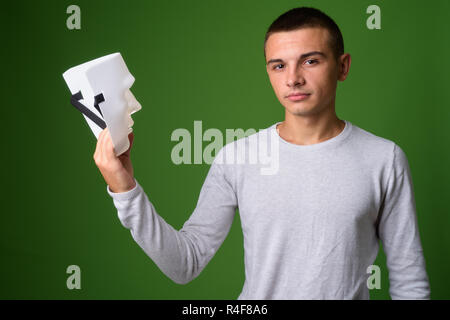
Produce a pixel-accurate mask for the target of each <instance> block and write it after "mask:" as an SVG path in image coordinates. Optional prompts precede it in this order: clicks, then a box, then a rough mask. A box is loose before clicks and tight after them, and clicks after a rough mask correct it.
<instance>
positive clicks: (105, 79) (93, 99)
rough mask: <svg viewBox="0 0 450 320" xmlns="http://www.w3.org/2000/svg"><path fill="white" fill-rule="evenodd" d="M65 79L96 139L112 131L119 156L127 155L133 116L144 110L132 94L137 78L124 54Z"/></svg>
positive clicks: (80, 69) (66, 75)
mask: <svg viewBox="0 0 450 320" xmlns="http://www.w3.org/2000/svg"><path fill="white" fill-rule="evenodd" d="M63 78H64V80H65V81H66V83H67V86H68V87H69V89H70V92H71V93H72V97H71V103H72V104H73V105H74V106H75V107H76V108H77V109H78V110H80V111H81V112H82V113H83V116H84V118H85V119H86V121H87V123H88V124H89V127H90V128H91V130H92V132H93V133H94V135H95V137H96V138H97V139H98V136H99V134H100V132H101V131H102V130H103V129H104V128H105V127H108V130H109V134H110V135H111V140H112V142H113V145H114V151H115V154H116V156H119V155H121V154H122V153H124V152H125V151H127V150H128V148H129V147H130V142H129V140H128V134H129V133H131V132H132V131H133V129H132V126H133V119H131V114H133V113H134V112H136V111H139V110H140V109H141V108H142V107H141V105H140V104H139V102H138V101H137V100H136V98H135V97H134V96H133V94H132V93H131V91H130V88H131V86H132V85H133V82H134V77H133V76H132V75H131V73H130V72H129V71H128V68H127V66H126V64H125V62H124V61H123V59H122V56H121V55H120V53H113V54H110V55H107V56H104V57H101V58H98V59H95V60H92V61H89V62H86V63H83V64H81V65H78V66H76V67H73V68H70V69H69V70H67V71H66V72H64V73H63Z"/></svg>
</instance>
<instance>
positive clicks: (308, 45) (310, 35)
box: [266, 27, 330, 58]
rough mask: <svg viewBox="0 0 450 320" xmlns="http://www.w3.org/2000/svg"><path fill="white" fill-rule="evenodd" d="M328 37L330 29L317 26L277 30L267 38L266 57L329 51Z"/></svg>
mask: <svg viewBox="0 0 450 320" xmlns="http://www.w3.org/2000/svg"><path fill="white" fill-rule="evenodd" d="M328 37H329V34H328V30H326V29H324V28H316V27H315V28H302V29H298V30H293V31H282V32H275V33H273V34H271V35H270V37H269V38H268V39H267V42H266V57H267V58H275V57H271V56H273V55H285V54H289V53H296V54H302V53H305V52H311V51H320V52H328V51H329V50H330V48H329V45H328V39H329V38H328ZM277 58H278V57H277Z"/></svg>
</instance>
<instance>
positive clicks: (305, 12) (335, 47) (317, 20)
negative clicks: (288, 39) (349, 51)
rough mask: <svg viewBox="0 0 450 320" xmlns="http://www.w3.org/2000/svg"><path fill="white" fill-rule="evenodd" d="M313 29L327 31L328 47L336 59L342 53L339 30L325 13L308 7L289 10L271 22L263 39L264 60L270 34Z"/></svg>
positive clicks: (342, 45) (342, 47) (342, 40)
mask: <svg viewBox="0 0 450 320" xmlns="http://www.w3.org/2000/svg"><path fill="white" fill-rule="evenodd" d="M314 27H319V28H324V29H327V30H328V33H329V44H330V47H331V49H332V51H333V54H334V56H335V58H336V59H338V58H339V57H340V56H341V55H342V54H343V53H344V39H343V38H342V33H341V30H339V27H338V25H337V24H336V23H335V22H334V21H333V19H331V18H330V17H329V16H327V15H326V14H325V13H323V12H322V11H320V10H319V9H315V8H309V7H300V8H294V9H291V10H289V11H287V12H285V13H283V14H282V15H281V16H279V17H278V18H277V19H276V20H275V21H274V22H272V24H271V25H270V27H269V29H268V30H267V32H266V37H265V39H264V58H265V57H266V42H267V39H269V36H270V35H271V34H273V33H275V32H283V31H293V30H298V29H303V28H314Z"/></svg>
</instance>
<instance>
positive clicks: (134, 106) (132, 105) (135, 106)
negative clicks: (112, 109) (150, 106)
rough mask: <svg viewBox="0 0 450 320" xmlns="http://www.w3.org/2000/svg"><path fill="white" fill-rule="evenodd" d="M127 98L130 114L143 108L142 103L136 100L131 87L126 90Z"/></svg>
mask: <svg viewBox="0 0 450 320" xmlns="http://www.w3.org/2000/svg"><path fill="white" fill-rule="evenodd" d="M125 99H126V100H127V107H128V112H129V113H130V114H133V113H135V112H136V111H139V110H141V109H142V106H141V104H140V103H139V102H138V101H137V100H136V98H135V97H134V95H133V93H132V92H131V91H130V89H127V90H126V91H125Z"/></svg>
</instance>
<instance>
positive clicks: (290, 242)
mask: <svg viewBox="0 0 450 320" xmlns="http://www.w3.org/2000/svg"><path fill="white" fill-rule="evenodd" d="M278 123H279V122H278ZM278 123H275V124H273V125H272V126H270V127H269V128H266V129H263V130H260V131H259V132H257V133H255V134H254V135H251V136H249V137H245V138H242V139H239V140H237V141H234V142H231V143H228V144H226V145H225V146H224V147H223V148H222V149H221V150H220V152H219V153H218V154H217V156H216V158H215V159H214V162H213V163H212V164H211V167H210V169H209V172H208V174H207V177H206V179H205V181H204V184H203V186H202V188H201V190H200V195H199V199H198V202H197V206H196V208H195V210H194V211H193V213H192V214H191V216H190V217H189V219H188V220H187V221H186V222H185V223H184V225H183V227H182V228H181V229H180V230H175V229H174V228H173V227H172V226H171V225H169V224H168V223H166V222H165V220H164V219H163V218H162V217H161V216H160V215H159V214H158V213H157V212H156V210H155V207H154V206H153V204H152V203H151V202H150V201H149V199H148V197H147V195H146V194H145V193H144V190H143V189H142V187H141V186H140V184H139V183H138V182H137V180H136V183H137V184H136V187H135V188H134V189H132V190H130V191H127V192H123V193H113V192H111V190H110V189H109V186H107V192H108V193H109V195H110V196H111V197H112V198H113V201H114V205H115V207H116V208H117V211H118V216H119V219H120V221H121V223H122V224H123V226H125V227H126V228H128V229H130V231H131V235H132V237H133V238H134V240H135V241H136V242H137V243H138V245H139V246H140V247H141V248H142V249H143V250H144V252H145V253H146V254H147V255H148V256H149V257H150V258H151V259H152V260H153V261H154V262H155V263H156V265H157V266H158V267H159V268H160V269H161V271H162V272H163V273H164V274H165V275H167V276H168V277H169V278H170V279H172V280H173V281H174V282H176V283H179V284H185V283H188V282H189V281H191V280H193V279H194V278H196V277H197V276H198V275H199V274H200V272H201V271H202V270H203V269H204V268H205V266H206V265H207V264H208V262H209V261H210V260H211V258H212V257H213V256H214V254H215V253H216V252H217V250H218V249H219V247H220V246H221V244H222V243H223V241H224V239H225V237H226V236H227V234H228V232H229V230H230V227H231V224H232V222H233V219H234V215H235V213H236V209H237V208H239V214H240V219H241V223H242V231H243V235H244V255H245V283H244V286H243V289H242V292H241V293H240V295H239V297H238V300H242V299H369V289H368V287H367V279H368V277H369V276H371V273H370V272H368V268H369V266H371V265H372V264H373V263H374V261H375V259H376V256H377V253H378V249H379V240H381V241H382V244H383V248H384V251H385V254H386V258H387V267H388V270H389V282H390V288H389V291H390V295H391V298H392V299H429V297H430V288H429V281H428V276H427V273H426V268H425V260H424V256H423V251H422V246H421V241H420V237H419V229H418V223H417V217H416V208H415V200H414V193H413V184H412V178H411V173H410V168H409V164H408V160H407V158H406V155H405V153H404V152H403V151H402V149H401V148H400V147H399V146H398V145H396V144H395V143H394V142H392V141H390V140H387V139H384V138H381V137H378V136H375V135H373V134H372V133H369V132H367V131H365V130H363V129H361V128H359V127H357V126H356V125H354V124H352V123H350V122H349V121H345V123H346V125H345V128H344V130H343V131H342V132H341V133H340V134H338V135H337V136H335V137H333V138H331V139H328V140H326V141H323V142H320V143H317V144H312V145H296V144H292V143H289V142H287V141H285V140H284V139H282V138H281V137H280V136H279V135H278V134H277V133H276V130H275V129H276V125H277V124H278ZM268 137H269V138H270V137H272V140H270V139H269V140H267V138H268ZM273 137H274V138H273ZM255 139H257V140H258V141H259V142H261V141H270V146H271V147H269V145H267V148H262V147H261V145H260V144H257V143H254V142H255V141H256V140H255ZM275 142H276V143H275ZM273 146H276V148H274V147H273ZM265 150H267V152H265ZM269 151H270V152H269ZM244 154H245V155H246V157H245V156H243V155H244ZM263 154H266V155H269V154H270V157H263V156H261V157H260V158H261V161H256V163H255V162H254V161H253V162H252V161H250V160H249V159H250V158H251V157H254V156H258V155H263ZM275 155H276V156H275ZM224 159H225V161H224ZM227 159H228V160H227ZM230 159H231V160H233V161H230ZM239 159H240V161H239ZM262 159H265V161H262ZM267 159H269V160H270V161H271V162H267V161H268V160H267ZM269 163H270V166H271V169H270V170H268V164H269ZM264 168H265V169H266V172H265V173H263V170H264ZM224 276H226V275H224ZM382 285H383V284H382Z"/></svg>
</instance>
